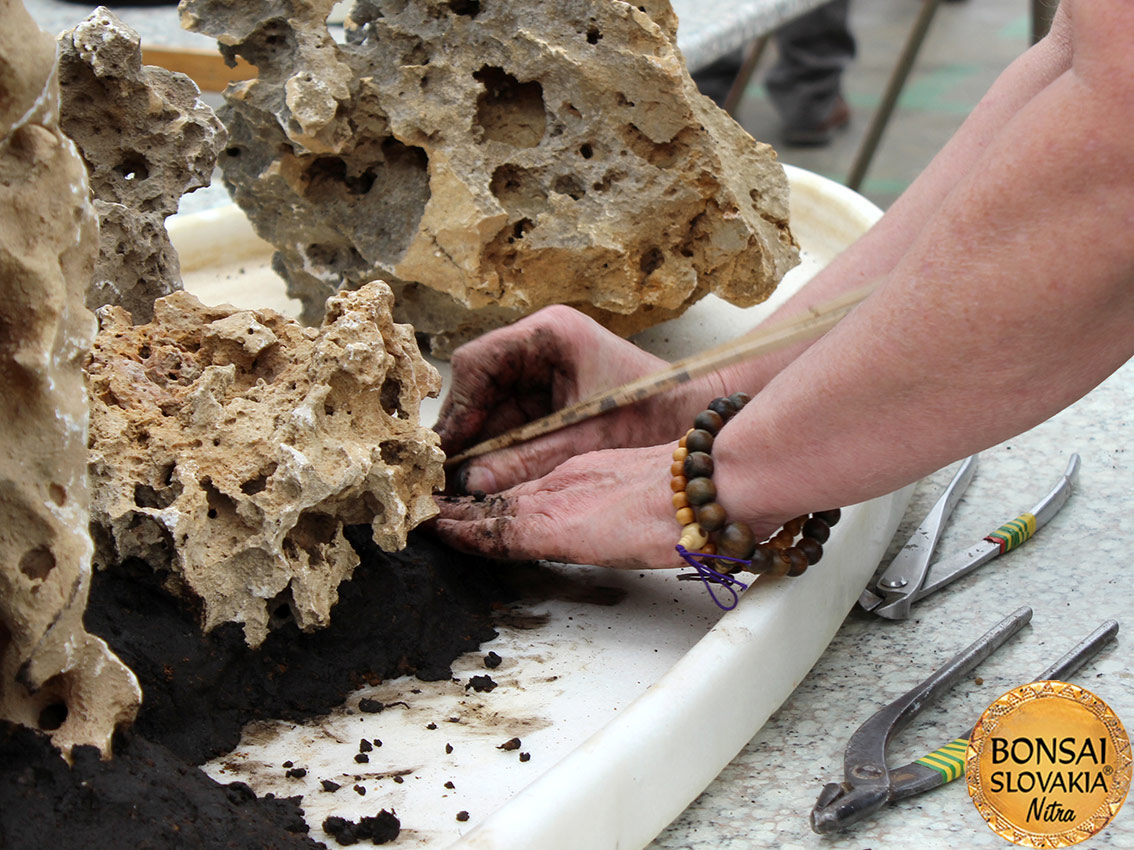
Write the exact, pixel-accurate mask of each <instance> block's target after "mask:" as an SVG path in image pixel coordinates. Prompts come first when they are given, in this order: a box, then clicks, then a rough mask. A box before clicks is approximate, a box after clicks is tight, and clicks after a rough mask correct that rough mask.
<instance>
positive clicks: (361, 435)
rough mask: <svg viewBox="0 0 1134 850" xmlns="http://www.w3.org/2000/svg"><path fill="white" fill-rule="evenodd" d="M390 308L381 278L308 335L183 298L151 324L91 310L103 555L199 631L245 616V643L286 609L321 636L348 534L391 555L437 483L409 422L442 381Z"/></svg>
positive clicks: (97, 510) (436, 466)
mask: <svg viewBox="0 0 1134 850" xmlns="http://www.w3.org/2000/svg"><path fill="white" fill-rule="evenodd" d="M392 297H393V296H392V295H391V292H390V289H389V287H387V286H386V284H384V283H382V282H381V281H375V282H373V283H370V284H367V285H366V286H364V287H362V288H361V289H359V290H357V291H353V292H344V293H341V294H339V295H337V296H335V297H333V298H331V299H329V300H328V302H327V311H326V315H325V317H324V320H323V325H322V327H320V328H318V329H315V328H305V327H303V326H302V325H300V324H299V323H297V322H295V321H293V320H291V319H287V318H285V317H284V316H281V315H280V314H278V313H275V312H273V311H271V310H259V311H249V310H237V309H236V308H233V307H229V306H222V307H205V306H203V305H202V304H201V303H200V302H199V301H198V300H197V299H196V298H194V297H193V296H192V295H190V294H189V293H187V292H177V293H174V294H172V295H169V296H167V297H165V298H161V299H159V300H158V301H157V302H155V304H154V320H153V322H152V323H150V324H147V325H138V326H134V325H133V324H132V322H131V320H130V316H129V315H128V314H127V313H126V312H125V311H123V310H122V309H120V308H116V307H104V308H102V309H101V310H100V311H99V319H100V329H99V334H98V337H97V339H96V341H95V345H94V350H93V352H92V357H91V361H90V363H89V365H88V367H87V372H88V377H89V383H90V389H91V396H92V410H91V467H90V472H91V481H92V486H93V490H94V492H93V502H92V518H93V521H94V523H95V524H96V525H97V526H98V527H99V528H100V529H101V531H102V532H103V533H101V534H99V535H98V542H99V545H100V548H99V553H98V556H97V558H98V560H100V561H103V560H105V561H117V560H121V559H124V558H128V557H137V558H142V559H144V560H145V561H147V562H148V563H149V564H150V565H151V566H153V567H154V568H155V569H168V570H169V571H170V577H169V586H170V588H171V589H172V590H173V591H175V592H177V593H180V594H181V595H182V596H184V597H186V598H187V599H189V600H191V601H192V602H194V603H197V602H198V601H199V603H200V608H201V615H202V627H203V628H204V629H205V630H209V629H212V628H213V627H214V626H217V625H219V624H220V623H224V622H229V621H234V622H239V623H243V625H244V634H245V638H246V639H247V641H248V643H249V644H250V645H252V646H257V645H259V644H260V642H261V641H263V639H264V637H265V636H266V635H267V633H268V630H269V628H270V627H271V625H272V623H273V618H277V619H278V618H279V617H280V616H281V615H287V616H293V617H294V618H295V620H296V621H297V622H298V624H299V626H300V627H301V628H303V629H305V630H311V629H315V628H318V627H321V626H324V625H326V624H327V622H328V620H329V617H330V611H331V606H332V605H334V603H335V601H336V599H337V598H338V592H337V589H338V586H339V584H340V583H341V582H342V581H343V580H345V579H347V578H349V577H350V575H351V573H352V572H353V570H354V568H355V566H357V564H358V556H357V555H356V554H355V552H354V550H353V549H352V548H351V546H350V544H349V543H348V542H347V541H346V539H345V538H344V537H343V526H345V525H352V524H359V523H369V524H370V525H371V526H372V528H373V535H374V540H375V542H376V543H377V544H378V545H379V546H380V547H382V548H383V549H386V550H389V551H393V550H397V549H401V548H403V547H404V546H405V543H406V534H407V532H408V531H409V530H410V529H412V528H413V527H414V526H415V525H417V524H418V523H420V522H422V521H423V520H425V519H427V518H429V517H430V516H432V515H433V514H435V513H436V512H437V509H436V506H435V505H434V503H433V499H432V497H431V494H432V492H433V490H434V489H435V488H440V487H441V486H442V485H443V483H444V475H443V472H442V468H441V464H442V461H443V459H444V456H443V455H442V453H441V450H440V449H439V448H438V446H437V442H438V440H437V436H436V434H434V433H433V432H432V431H430V430H428V429H426V428H423V427H421V425H420V424H419V421H418V408H419V406H420V402H421V399H422V398H423V397H425V396H426V395H436V394H437V392H438V390H439V389H440V383H441V382H440V376H439V375H438V373H437V371H436V370H435V369H434V368H433V367H432V366H430V365H429V364H428V363H426V362H425V360H424V359H423V358H422V356H421V352H420V351H419V350H418V347H417V342H416V340H415V338H414V334H413V329H412V328H410V327H408V326H406V325H397V324H394V323H393V321H392V320H391V318H390V310H391V302H392Z"/></svg>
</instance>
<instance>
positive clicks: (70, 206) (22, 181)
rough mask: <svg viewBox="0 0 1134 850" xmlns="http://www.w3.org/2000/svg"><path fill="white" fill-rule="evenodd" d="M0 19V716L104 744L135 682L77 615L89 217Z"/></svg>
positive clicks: (57, 136) (86, 547) (85, 583)
mask: <svg viewBox="0 0 1134 850" xmlns="http://www.w3.org/2000/svg"><path fill="white" fill-rule="evenodd" d="M0 20H2V21H3V22H4V23H3V26H0V394H2V396H3V402H2V403H0V717H3V718H5V719H8V720H12V721H15V722H18V723H22V724H24V725H27V726H30V727H33V728H39V729H43V730H44V731H47V732H48V733H50V734H51V736H52V738H53V740H54V741H55V743H56V744H57V745H58V746H59V747H60V748H61V749H63V750H64V751H65V752H69V751H70V748H71V747H72V746H74V745H76V744H93V745H95V746H97V747H99V748H100V749H101V750H102V751H103V752H104V753H108V752H109V748H110V740H111V736H112V734H113V732H114V729H115V727H116V726H117V725H119V724H120V723H123V722H127V721H129V720H131V719H132V718H133V716H134V714H135V712H136V711H137V707H138V704H139V702H140V699H141V694H140V691H139V689H138V683H137V680H136V679H135V677H134V674H133V673H131V672H130V670H129V669H128V668H127V667H126V666H125V665H123V664H122V663H121V662H120V661H119V660H118V658H116V657H115V656H114V655H113V654H112V653H111V652H110V650H109V649H108V648H107V647H106V644H105V643H103V641H102V640H100V639H99V638H96V637H93V636H92V635H89V634H87V632H86V630H85V629H84V628H83V622H82V617H83V611H84V609H85V607H86V602H87V592H88V590H89V587H90V578H91V552H92V545H91V539H90V536H89V534H88V531H87V526H88V521H89V515H88V504H89V497H88V490H87V479H86V470H87V421H88V420H87V396H86V391H85V389H84V386H83V371H82V360H83V358H84V357H85V356H86V353H87V349H88V348H89V347H90V344H91V340H92V337H93V335H94V319H93V317H92V315H91V314H90V312H88V310H87V309H86V307H85V306H84V298H85V296H86V292H87V285H88V283H89V282H90V278H91V268H92V264H93V261H94V254H95V240H96V224H95V217H94V213H93V211H92V209H91V205H90V202H89V201H88V199H87V195H88V186H87V179H86V174H85V172H84V170H83V164H82V160H81V159H80V158H79V155H78V153H77V152H76V150H75V147H74V145H73V144H72V143H71V142H70V140H69V139H67V138H66V137H65V136H64V135H63V133H62V132H61V131H60V129H59V87H58V81H57V79H56V77H55V73H54V71H53V60H54V54H55V49H54V45H53V44H52V41H51V39H50V38H49V37H48V36H47V35H46V34H45V33H43V32H41V31H40V29H39V27H37V26H36V25H35V23H34V22H33V21H32V19H31V18H30V17H29V16H28V13H27V11H26V10H25V9H24V7H23V4H22V3H20V2H19V0H0Z"/></svg>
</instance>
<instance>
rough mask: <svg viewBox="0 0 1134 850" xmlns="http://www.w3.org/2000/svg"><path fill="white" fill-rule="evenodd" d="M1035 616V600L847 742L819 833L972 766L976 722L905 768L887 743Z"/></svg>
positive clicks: (821, 803)
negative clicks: (889, 754)
mask: <svg viewBox="0 0 1134 850" xmlns="http://www.w3.org/2000/svg"><path fill="white" fill-rule="evenodd" d="M1031 618H1032V609H1031V608H1027V607H1024V608H1020V609H1019V610H1018V611H1016V612H1015V613H1013V614H1012V615H1011V616H1009V617H1007V618H1005V619H1004V620H1001V621H1000V622H999V623H997V624H996V625H995V626H994V627H993V628H992V629H991V631H989V632H987V633H986V634H984V635H983V636H982V637H980V638H979V639H978V640H977V641H976V642H975V643H973V644H972V645H971V646H969V647H967V648H966V649H963V650H961V652H959V653H958V654H957V655H956V656H954V657H953V658H952V659H951V660H950V661H949V662H948V663H947V664H946V665H945V666H944V667H942V668H941V669H939V670H937V671H936V672H935V673H933V675H931V676H930V677H929V678H928V679H926V680H925V681H924V682H922V683H921V684H920V685H918V686H917V687H915V688H914V689H913V690H911V691H910V692H909V693H907V694H906V695H905V696H902V697H899V698H898V699H896V700H895V701H894V702H892V703H890V704H889V705H888V706H886V707H885V708H883V709H882V710H881V711H879V712H878V713H876V714H875V715H874V716H873V717H871V718H870V719H869V720H867V721H866V722H865V723H863V724H862V726H860V727H859V728H858V731H856V732H855V733H854V734H853V735H852V736H851V739H850V741H849V742H848V743H847V748H846V753H845V755H844V757H843V777H844V778H843V781H842V782H841V783H838V782H832V783H829V784H828V785H826V786H825V787H824V788H823V790H822V792H820V794H819V799H818V800H817V801H816V803H815V807H814V808H813V809H812V810H811V828H812V829H813V830H815V832H819V833H827V832H835V831H836V830H840V829H843V828H845V827H848V826H850V825H851V824H853V823H856V822H858V821H860V820H862V819H863V818H865V817H868V816H869V815H871V814H873V813H874V812H876V811H878V810H879V809H881V808H882V807H883V806H885V805H886V804H887V803H888V802H890V801H891V800H900V799H902V798H903V797H911V796H913V795H914V794H920V793H922V792H923V791H928V790H930V789H931V788H936V787H938V786H940V785H945V784H946V783H948V782H952V781H953V780H954V779H956V778H957V777H959V776H960V775H961V774H962V773H964V770H965V752H966V749H967V748H968V739H969V735H970V734H971V728H970V730H969V731H968V732H966V733H965V735H964V736H963V737H960V738H957V739H955V740H953V741H951V742H950V743H948V744H946V745H945V746H944V747H942V748H941V749H939V750H935V751H934V752H932V753H930V754H929V755H927V756H923V757H922V758H919V759H917V760H916V761H911V762H910V763H909V764H905V765H902V766H901V767H897V768H892V769H891V768H888V767H887V766H886V746H887V744H889V743H890V740H891V739H892V738H893V737H894V736H895V735H897V734H898V732H900V731H901V730H902V729H903V728H904V727H905V726H906V725H907V724H908V723H909V722H910V721H911V720H912V719H913V718H914V717H916V716H917V714H918V712H920V711H921V710H922V709H923V708H924V707H925V706H926V705H928V704H929V703H931V702H933V701H934V700H936V699H937V698H938V697H940V696H941V694H943V693H944V692H945V691H947V690H948V689H949V688H951V687H952V686H953V685H955V684H956V683H957V682H959V681H960V680H961V678H962V677H963V676H964V675H965V674H966V673H968V672H969V671H970V670H972V669H973V668H974V667H976V666H977V665H978V664H980V662H981V661H983V660H984V659H986V658H988V656H990V655H991V654H992V653H993V652H995V651H996V649H997V648H999V647H1000V646H1001V645H1002V644H1003V643H1004V642H1005V641H1006V640H1008V638H1010V637H1012V635H1014V634H1016V632H1018V631H1020V629H1022V628H1023V627H1024V626H1025V625H1026V624H1027V623H1028V621H1030V620H1031ZM1117 634H1118V623H1117V622H1116V621H1114V620H1107V621H1106V622H1105V623H1103V624H1102V625H1101V626H1099V627H1098V628H1097V629H1095V631H1093V632H1091V634H1090V635H1088V636H1087V637H1086V638H1085V639H1084V640H1083V641H1082V642H1081V643H1079V644H1078V645H1077V646H1076V647H1075V648H1074V649H1072V650H1071V651H1070V652H1068V653H1067V654H1066V655H1064V656H1063V657H1062V658H1060V659H1059V660H1058V661H1056V662H1055V663H1054V664H1053V665H1051V666H1050V667H1048V668H1047V669H1046V670H1044V671H1043V672H1042V673H1040V674H1039V676H1037V677H1036V679H1035V680H1034V681H1037V682H1042V681H1049V680H1059V681H1063V680H1065V679H1066V677H1068V676H1070V675H1071V674H1072V673H1074V672H1075V671H1076V670H1078V669H1079V667H1081V666H1082V665H1083V664H1084V663H1085V662H1086V661H1087V660H1088V659H1090V658H1092V657H1093V656H1094V655H1095V654H1096V653H1098V651H1099V650H1100V649H1102V647H1103V645H1104V644H1105V643H1106V642H1107V641H1109V640H1111V639H1112V638H1114V636H1115V635H1117Z"/></svg>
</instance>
